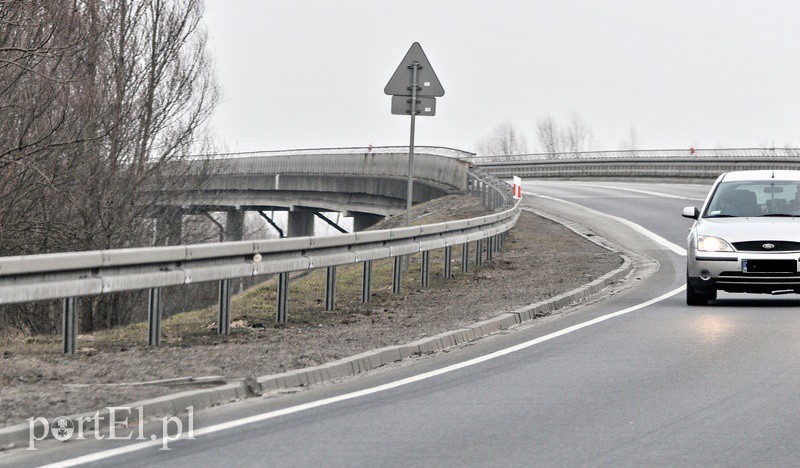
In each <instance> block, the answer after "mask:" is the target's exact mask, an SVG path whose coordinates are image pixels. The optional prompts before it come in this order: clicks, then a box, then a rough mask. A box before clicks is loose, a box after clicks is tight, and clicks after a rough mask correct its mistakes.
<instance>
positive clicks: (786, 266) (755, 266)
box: [742, 260, 797, 273]
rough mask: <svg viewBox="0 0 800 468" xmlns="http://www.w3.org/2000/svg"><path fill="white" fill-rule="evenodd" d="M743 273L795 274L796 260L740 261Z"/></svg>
mask: <svg viewBox="0 0 800 468" xmlns="http://www.w3.org/2000/svg"><path fill="white" fill-rule="evenodd" d="M742 271H743V272H744V273H797V261H796V260H742Z"/></svg>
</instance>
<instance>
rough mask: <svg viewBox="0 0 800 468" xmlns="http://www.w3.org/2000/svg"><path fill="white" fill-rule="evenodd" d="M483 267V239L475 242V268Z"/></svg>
mask: <svg viewBox="0 0 800 468" xmlns="http://www.w3.org/2000/svg"><path fill="white" fill-rule="evenodd" d="M481 265H483V239H478V241H477V242H475V266H481Z"/></svg>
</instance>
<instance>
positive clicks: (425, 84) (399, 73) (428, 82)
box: [383, 42, 444, 97]
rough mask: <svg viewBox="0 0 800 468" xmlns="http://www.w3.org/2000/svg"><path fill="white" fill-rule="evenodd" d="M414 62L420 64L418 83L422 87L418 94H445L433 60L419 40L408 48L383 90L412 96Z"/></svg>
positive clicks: (398, 94)
mask: <svg viewBox="0 0 800 468" xmlns="http://www.w3.org/2000/svg"><path fill="white" fill-rule="evenodd" d="M414 62H417V63H418V64H419V65H420V68H418V69H417V85H418V86H419V88H420V89H419V91H417V96H420V97H440V96H444V88H443V87H442V83H440V82H439V78H437V77H436V73H435V72H434V71H433V67H432V66H431V62H429V61H428V57H426V56H425V52H423V51H422V46H421V45H419V42H415V43H413V44H411V48H410V49H408V52H407V53H406V56H405V57H403V61H402V62H400V66H398V67H397V70H396V71H395V72H394V75H392V78H391V79H390V80H389V83H388V84H387V85H386V87H385V88H384V89H383V92H384V93H386V94H389V95H392V96H411V83H412V79H413V70H412V69H411V68H410V67H411V65H412V64H413V63H414Z"/></svg>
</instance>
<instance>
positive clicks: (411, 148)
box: [406, 61, 419, 226]
mask: <svg viewBox="0 0 800 468" xmlns="http://www.w3.org/2000/svg"><path fill="white" fill-rule="evenodd" d="M409 68H411V70H412V78H411V138H410V141H409V144H408V190H406V226H411V201H412V200H413V196H414V172H413V166H414V125H415V123H416V118H417V71H418V70H419V62H416V61H415V62H414V63H412V64H411V66H410V67H409Z"/></svg>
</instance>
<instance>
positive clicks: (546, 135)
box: [536, 115, 564, 154]
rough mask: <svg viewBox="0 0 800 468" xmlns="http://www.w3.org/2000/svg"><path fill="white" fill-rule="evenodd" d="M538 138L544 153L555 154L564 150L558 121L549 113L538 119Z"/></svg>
mask: <svg viewBox="0 0 800 468" xmlns="http://www.w3.org/2000/svg"><path fill="white" fill-rule="evenodd" d="M536 138H537V139H538V142H539V151H541V152H542V153H550V154H555V153H560V152H562V151H564V145H563V142H562V140H561V131H560V130H559V129H558V124H557V123H556V121H555V120H554V119H553V117H551V116H549V115H548V116H547V117H544V118H541V119H539V120H538V121H536Z"/></svg>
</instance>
